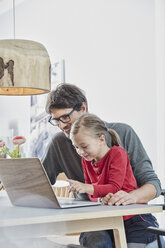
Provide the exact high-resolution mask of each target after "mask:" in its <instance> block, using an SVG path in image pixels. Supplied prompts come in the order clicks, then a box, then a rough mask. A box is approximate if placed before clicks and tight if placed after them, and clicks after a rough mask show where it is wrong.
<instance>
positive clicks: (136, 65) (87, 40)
mask: <svg viewBox="0 0 165 248" xmlns="http://www.w3.org/2000/svg"><path fill="white" fill-rule="evenodd" d="M155 2H157V1H156V0H155V1H154V0H134V1H132V0H90V1H89V0H69V1H68V0H47V1H45V0H28V1H27V0H25V1H23V2H22V3H21V4H20V5H18V6H17V7H16V39H31V40H35V41H38V42H41V43H43V45H45V47H46V48H47V50H48V52H49V55H50V58H51V60H52V62H54V60H58V59H61V58H64V59H65V61H66V82H68V83H73V84H77V85H78V86H79V87H81V88H83V89H84V90H85V91H86V94H87V97H88V99H89V106H90V107H89V110H90V111H91V112H94V113H96V114H98V115H99V116H100V117H102V118H103V119H105V120H107V121H119V122H126V123H128V124H130V125H132V126H133V127H134V129H135V131H136V132H137V133H138V135H139V136H140V138H141V140H142V142H143V144H144V146H145V148H146V150H147V152H148V154H149V156H150V157H151V159H152V161H153V164H154V168H155V169H156V170H157V168H158V167H157V143H158V142H159V141H158V140H157V127H158V126H157V124H158V123H157V121H159V122H160V121H161V117H160V118H159V120H158V118H157V114H158V111H159V110H158V109H159V104H160V103H158V102H157V100H158V99H157V74H156V61H157V60H156V30H155V27H156V26H155V24H156V23H155ZM12 25H13V24H12V12H11V11H10V12H6V13H4V14H2V15H1V16H0V30H1V32H0V39H6V38H13V30H12ZM161 90H162V88H161ZM8 99H9V98H8ZM8 99H7V100H6V102H8V101H9V100H8ZM1 101H2V97H0V103H1ZM4 105H5V104H4ZM27 106H28V105H27ZM2 108H5V106H3V107H2V105H1V106H0V109H2ZM27 108H28V107H27ZM0 111H2V110H0ZM19 112H20V113H21V114H22V115H23V116H24V115H25V113H24V110H23V109H22V107H21V106H20V108H19ZM2 118H3V116H0V121H1V119H2ZM9 118H13V117H12V115H10V117H9ZM161 156H163V157H164V154H162V155H161ZM158 173H159V171H158ZM160 174H161V173H160Z"/></svg>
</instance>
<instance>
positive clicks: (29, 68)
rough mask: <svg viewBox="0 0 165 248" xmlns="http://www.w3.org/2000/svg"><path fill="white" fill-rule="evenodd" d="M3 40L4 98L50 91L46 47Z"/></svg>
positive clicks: (0, 75) (0, 90) (0, 85)
mask: <svg viewBox="0 0 165 248" xmlns="http://www.w3.org/2000/svg"><path fill="white" fill-rule="evenodd" d="M13 31H14V39H9V40H0V95H38V94H44V93H48V92H49V91H50V85H51V83H50V82H51V78H50V71H51V68H50V67H51V66H50V59H49V55H48V52H47V50H46V49H45V47H44V46H43V45H42V44H40V43H38V42H35V41H31V40H19V39H15V0H13Z"/></svg>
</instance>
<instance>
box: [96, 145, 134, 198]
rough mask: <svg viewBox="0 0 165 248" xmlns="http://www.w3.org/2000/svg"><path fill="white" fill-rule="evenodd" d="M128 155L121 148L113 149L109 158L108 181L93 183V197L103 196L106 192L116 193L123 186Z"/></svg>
mask: <svg viewBox="0 0 165 248" xmlns="http://www.w3.org/2000/svg"><path fill="white" fill-rule="evenodd" d="M128 162H129V161H128V156H127V154H126V152H125V151H124V150H123V149H114V150H113V151H112V153H111V159H109V165H108V168H109V171H108V172H109V175H107V176H108V183H106V184H103V185H93V186H94V194H93V197H94V198H95V197H103V196H105V195H106V194H108V193H116V192H117V191H119V190H121V189H122V187H123V183H124V179H125V176H126V170H127V163H128Z"/></svg>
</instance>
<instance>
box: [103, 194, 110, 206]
mask: <svg viewBox="0 0 165 248" xmlns="http://www.w3.org/2000/svg"><path fill="white" fill-rule="evenodd" d="M112 196H113V194H112V193H108V194H107V195H106V196H104V197H103V198H102V199H101V202H102V203H103V204H105V205H108V202H109V201H110V199H111V197H112Z"/></svg>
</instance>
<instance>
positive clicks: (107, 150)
mask: <svg viewBox="0 0 165 248" xmlns="http://www.w3.org/2000/svg"><path fill="white" fill-rule="evenodd" d="M71 140H72V143H73V145H74V146H75V148H76V150H77V152H78V154H79V155H80V156H81V157H82V168H83V172H84V179H85V183H81V182H78V181H75V180H70V179H69V180H68V181H69V182H70V183H71V187H70V191H73V192H75V193H77V194H80V193H87V194H88V196H89V199H90V200H91V201H97V200H100V199H101V200H102V201H103V202H104V203H105V204H108V199H109V198H110V197H111V195H112V194H114V193H116V192H118V191H119V190H123V191H126V192H130V191H132V190H134V189H136V188H137V183H136V180H135V177H134V175H133V172H132V167H131V165H130V162H129V158H128V155H127V153H126V151H125V150H124V149H123V148H122V147H121V146H120V139H119V136H118V135H117V133H116V132H115V131H114V130H112V129H110V130H108V129H107V127H106V126H105V124H104V122H103V121H102V120H101V119H100V118H98V117H97V116H95V115H93V114H89V113H86V114H84V115H82V116H81V117H80V118H79V119H78V120H77V121H75V122H74V124H73V125H72V128H71ZM123 218H124V224H125V230H126V239H127V243H139V244H148V243H151V242H153V241H154V240H156V236H155V235H153V234H149V233H147V231H146V228H147V227H148V226H157V223H156V219H155V217H154V216H152V215H151V214H142V215H136V216H130V215H129V216H124V217H123ZM110 235H111V233H110ZM155 242H156V241H155ZM84 245H85V244H84ZM140 247H141V246H140ZM143 247H147V246H145V245H144V246H143ZM155 247H157V245H156V246H155Z"/></svg>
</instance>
